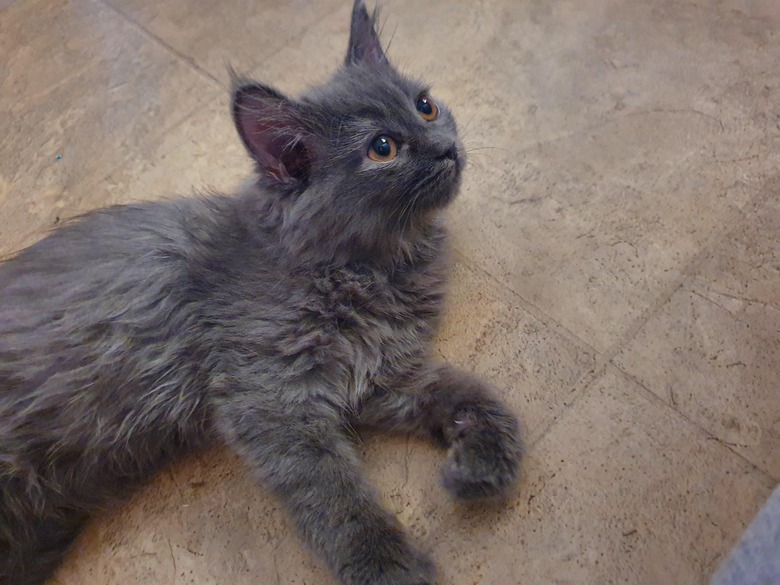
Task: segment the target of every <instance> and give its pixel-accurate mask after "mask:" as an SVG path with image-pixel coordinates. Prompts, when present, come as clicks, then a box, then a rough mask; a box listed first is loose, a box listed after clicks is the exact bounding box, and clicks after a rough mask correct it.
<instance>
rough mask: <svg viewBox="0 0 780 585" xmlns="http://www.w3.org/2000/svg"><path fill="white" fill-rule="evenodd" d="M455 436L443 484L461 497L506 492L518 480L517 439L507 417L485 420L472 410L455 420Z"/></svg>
mask: <svg viewBox="0 0 780 585" xmlns="http://www.w3.org/2000/svg"><path fill="white" fill-rule="evenodd" d="M454 424H455V429H456V432H455V437H454V439H453V441H452V444H451V447H450V451H449V456H448V457H447V462H446V464H445V466H444V470H443V478H444V487H445V488H446V489H447V490H449V491H450V492H451V493H452V494H453V495H454V496H456V497H458V498H461V499H463V500H475V499H479V498H490V497H496V496H498V497H501V496H506V495H507V494H508V493H509V491H510V490H511V488H512V487H513V486H514V484H515V482H516V481H517V477H518V472H519V467H520V457H521V453H520V443H519V440H518V438H517V423H516V422H515V421H514V419H511V418H509V417H502V418H501V420H490V419H489V420H484V419H482V417H480V416H479V414H477V413H474V412H465V413H461V414H460V415H459V416H458V417H457V418H456V419H455V421H454Z"/></svg>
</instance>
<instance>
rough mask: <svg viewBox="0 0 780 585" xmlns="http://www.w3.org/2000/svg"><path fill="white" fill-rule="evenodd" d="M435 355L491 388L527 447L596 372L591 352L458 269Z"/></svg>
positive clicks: (479, 277) (515, 301)
mask: <svg viewBox="0 0 780 585" xmlns="http://www.w3.org/2000/svg"><path fill="white" fill-rule="evenodd" d="M438 351H439V353H440V354H441V356H442V357H443V358H445V359H446V360H448V361H450V362H452V363H454V364H456V365H458V366H460V367H463V368H465V369H467V370H469V371H472V372H474V373H476V374H478V375H480V376H482V377H484V378H485V379H486V380H488V381H489V382H490V383H491V384H493V385H494V386H495V387H496V389H497V390H498V391H499V392H500V393H501V396H502V397H503V398H504V400H506V402H507V403H508V404H509V405H510V406H511V407H512V408H513V409H514V410H515V412H517V414H518V416H519V417H520V419H521V422H522V424H523V427H524V431H523V434H524V440H525V442H526V443H528V444H531V443H533V442H534V441H536V440H537V439H538V438H539V436H540V435H541V434H542V433H543V432H544V431H545V430H546V429H547V428H548V427H549V425H550V424H551V423H552V422H553V420H554V419H555V417H556V416H559V415H560V414H561V411H562V410H563V409H564V408H566V406H568V405H569V404H571V402H572V400H573V399H574V397H575V396H576V394H577V391H578V390H579V389H580V387H581V382H582V381H583V378H584V377H585V375H586V374H587V373H589V372H590V371H592V369H593V368H594V367H595V356H594V355H593V352H592V350H589V349H587V348H584V347H582V346H581V345H580V344H579V343H577V342H574V341H572V340H571V339H569V338H568V337H567V336H566V335H565V333H564V332H562V331H560V328H558V327H556V326H555V325H553V324H550V323H545V322H542V321H540V320H539V319H537V318H535V317H533V316H532V315H530V314H529V313H528V312H527V311H526V310H524V309H523V308H522V306H521V305H519V304H518V299H517V297H515V296H514V295H512V294H511V293H509V292H508V291H505V290H504V289H502V288H501V287H498V286H496V285H495V284H493V283H492V281H491V280H489V279H486V278H485V275H484V273H482V272H478V271H476V270H474V269H472V268H468V267H467V266H464V265H463V264H461V263H458V264H457V265H456V266H455V270H454V271H453V274H452V291H451V295H450V301H449V307H448V311H447V313H446V315H445V320H444V324H443V328H442V331H441V333H440V335H439V344H438Z"/></svg>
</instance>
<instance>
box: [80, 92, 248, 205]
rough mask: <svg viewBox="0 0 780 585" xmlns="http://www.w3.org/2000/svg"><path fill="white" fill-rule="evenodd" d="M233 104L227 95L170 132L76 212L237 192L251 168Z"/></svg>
mask: <svg viewBox="0 0 780 585" xmlns="http://www.w3.org/2000/svg"><path fill="white" fill-rule="evenodd" d="M228 102H229V96H228V95H227V93H225V95H223V96H220V97H217V98H215V99H214V100H213V102H212V103H210V104H209V105H208V106H206V107H205V108H202V109H200V110H198V111H196V112H195V113H194V114H193V115H191V116H189V117H188V118H187V119H186V120H184V121H183V122H182V123H181V124H178V125H177V126H176V127H175V128H173V129H172V130H171V131H169V132H166V133H165V135H164V136H161V137H160V138H159V139H158V140H157V141H156V142H155V143H154V144H153V145H151V146H150V147H149V148H147V149H146V150H144V151H143V152H141V153H139V154H138V155H137V156H135V157H132V158H131V159H129V160H127V161H126V162H125V163H124V164H123V165H121V166H120V167H119V168H118V169H116V170H115V171H114V172H113V173H111V175H109V176H108V177H106V178H105V179H104V180H102V181H100V182H99V183H98V184H97V185H96V186H95V188H94V189H92V193H93V194H94V196H92V197H86V198H84V199H82V200H80V201H78V202H76V203H75V205H74V210H75V211H77V212H83V211H87V210H89V209H93V208H95V207H99V206H101V205H105V204H120V203H131V202H137V201H149V200H156V199H163V198H168V197H176V196H189V195H192V194H195V193H209V192H218V193H231V192H233V191H235V189H236V188H237V187H238V186H239V185H240V184H241V183H242V182H243V181H245V180H247V179H248V178H249V177H250V176H251V173H252V164H251V160H250V158H249V155H248V154H246V151H245V149H244V146H243V145H242V144H241V140H240V139H239V137H238V134H237V133H236V131H235V130H234V128H233V122H232V120H231V117H230V107H229V103H228Z"/></svg>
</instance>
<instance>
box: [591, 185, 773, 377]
mask: <svg viewBox="0 0 780 585" xmlns="http://www.w3.org/2000/svg"><path fill="white" fill-rule="evenodd" d="M768 196H769V195H768V194H767V193H766V192H765V189H757V190H756V192H755V193H754V194H753V196H752V197H750V198H749V199H748V200H747V201H746V202H745V203H743V204H742V205H741V206H739V207H738V208H736V209H733V210H732V211H731V213H729V214H728V215H727V216H726V218H725V219H724V224H725V225H727V226H728V225H731V226H732V227H731V229H726V230H723V231H721V230H718V229H717V228H713V230H712V233H711V234H710V235H709V236H708V238H707V240H706V242H705V243H704V245H703V246H702V247H701V249H700V250H699V251H698V252H697V253H696V254H694V255H693V257H692V258H691V260H690V261H689V262H688V263H687V264H686V265H685V266H683V268H682V269H681V270H680V273H679V277H678V278H677V279H676V280H675V281H674V282H673V283H671V284H670V285H669V287H668V288H667V289H666V292H662V293H661V294H659V296H658V297H657V298H656V300H655V302H653V304H652V305H651V306H650V307H648V308H647V309H646V310H645V311H643V312H642V314H641V315H639V316H638V317H637V318H636V319H634V321H633V322H632V323H631V324H630V325H629V326H628V327H627V328H626V330H625V331H624V332H623V335H621V336H620V337H619V338H618V340H617V341H616V342H615V344H614V345H613V346H612V347H610V348H609V349H608V350H607V351H606V352H605V355H606V356H607V358H608V359H609V362H610V363H613V360H614V359H615V357H617V355H618V354H619V353H620V352H621V351H622V350H623V349H625V348H626V347H627V346H628V344H629V343H630V342H631V341H632V340H633V339H634V337H636V335H637V334H638V333H639V332H640V331H641V329H642V328H643V327H644V326H645V324H646V323H647V322H648V321H649V320H650V319H651V318H652V317H653V316H654V315H655V314H656V313H657V312H659V311H660V310H661V309H662V308H663V306H664V305H665V304H666V303H668V302H669V300H670V299H671V298H672V296H674V294H675V293H676V292H677V291H678V290H680V289H681V288H682V287H684V286H685V285H688V284H690V283H691V282H692V281H693V279H694V278H695V276H696V273H697V272H698V271H699V269H700V268H701V266H702V265H703V264H704V262H705V261H706V260H707V259H708V258H709V257H710V256H711V255H712V253H713V252H714V251H715V249H716V248H717V246H718V244H720V243H721V242H722V241H724V240H725V239H726V238H728V237H729V236H730V235H731V234H732V233H734V232H735V231H736V230H738V229H739V228H740V227H741V226H742V223H743V222H745V221H748V219H749V217H748V215H749V209H750V208H751V207H753V206H755V205H760V204H761V202H762V201H763V200H765V199H766V198H767V197H768Z"/></svg>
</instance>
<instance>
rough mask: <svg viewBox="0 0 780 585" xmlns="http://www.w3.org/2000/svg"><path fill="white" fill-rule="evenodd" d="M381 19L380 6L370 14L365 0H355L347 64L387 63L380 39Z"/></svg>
mask: <svg viewBox="0 0 780 585" xmlns="http://www.w3.org/2000/svg"><path fill="white" fill-rule="evenodd" d="M378 19H379V6H378V5H377V6H376V7H375V8H374V11H373V13H372V14H371V15H370V16H369V14H368V10H366V5H365V2H364V1H363V0H355V4H354V6H353V7H352V24H351V26H350V31H349V49H348V50H347V58H346V64H347V65H356V64H358V63H365V64H367V65H371V66H374V67H375V66H379V65H386V64H387V57H386V56H385V52H384V50H383V49H382V43H381V42H380V40H379V34H378V33H377V29H376V23H377V20H378Z"/></svg>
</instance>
